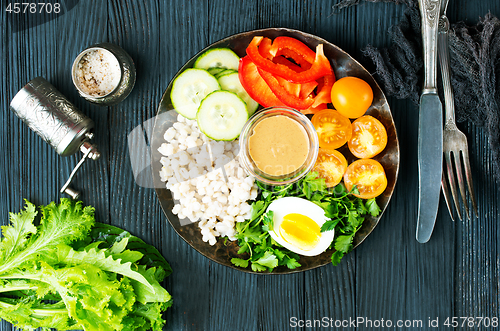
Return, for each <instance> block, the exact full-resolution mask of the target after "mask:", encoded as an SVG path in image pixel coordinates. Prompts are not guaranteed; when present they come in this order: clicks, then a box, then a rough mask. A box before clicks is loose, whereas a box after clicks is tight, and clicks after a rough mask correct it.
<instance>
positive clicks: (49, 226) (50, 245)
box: [0, 198, 94, 276]
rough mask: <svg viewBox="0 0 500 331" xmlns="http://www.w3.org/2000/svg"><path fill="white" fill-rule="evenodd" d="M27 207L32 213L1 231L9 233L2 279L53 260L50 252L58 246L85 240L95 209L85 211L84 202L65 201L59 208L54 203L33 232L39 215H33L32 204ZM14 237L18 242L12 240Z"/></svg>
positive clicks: (2, 257)
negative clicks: (34, 222) (15, 270)
mask: <svg viewBox="0 0 500 331" xmlns="http://www.w3.org/2000/svg"><path fill="white" fill-rule="evenodd" d="M26 205H27V207H26V210H28V211H29V212H26V210H25V212H21V213H19V214H18V217H16V216H14V217H11V223H12V225H11V228H10V229H7V228H6V227H3V228H2V232H3V233H4V234H5V233H7V234H8V237H5V238H6V239H2V246H0V250H2V253H1V254H0V276H1V275H2V274H4V273H6V272H9V271H11V270H12V269H14V268H17V267H20V266H21V265H23V264H29V263H30V262H33V261H37V260H45V259H50V258H52V256H51V255H52V254H51V253H52V252H53V251H54V249H55V248H56V247H57V245H59V244H69V243H71V242H73V241H75V240H78V239H82V238H84V237H85V236H87V234H88V232H89V230H90V228H91V227H92V225H93V224H94V208H92V207H85V208H82V203H81V202H75V201H73V200H71V199H64V198H63V199H61V203H60V204H59V205H56V204H55V203H54V202H52V203H50V204H49V205H48V206H42V207H40V209H41V210H42V219H41V220H40V225H39V226H38V230H35V232H33V228H32V226H33V221H34V217H35V215H36V214H35V213H33V212H32V207H31V206H30V205H31V204H29V202H26ZM20 220H22V221H20ZM21 223H22V224H23V225H22V226H20V224H21ZM29 224H31V225H29ZM26 229H28V230H26ZM16 233H17V235H16ZM12 238H17V240H16V241H12ZM4 241H5V242H4ZM42 256H43V257H45V258H42Z"/></svg>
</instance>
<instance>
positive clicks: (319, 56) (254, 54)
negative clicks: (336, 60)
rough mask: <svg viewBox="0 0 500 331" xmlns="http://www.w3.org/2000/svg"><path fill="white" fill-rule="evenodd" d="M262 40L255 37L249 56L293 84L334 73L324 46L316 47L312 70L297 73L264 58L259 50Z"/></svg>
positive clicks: (248, 48) (259, 64)
mask: <svg viewBox="0 0 500 331" xmlns="http://www.w3.org/2000/svg"><path fill="white" fill-rule="evenodd" d="M262 39H263V37H254V38H253V39H252V41H251V42H250V45H248V47H247V49H246V51H247V54H248V56H249V57H250V58H251V59H252V61H253V62H254V63H255V64H256V65H257V66H258V67H259V68H260V69H262V70H265V71H267V72H269V73H271V74H273V75H277V76H280V77H283V78H285V79H286V80H288V81H290V82H293V83H305V82H310V81H313V80H316V79H318V78H320V77H323V76H325V75H329V74H332V72H333V71H332V68H331V66H330V62H329V61H328V59H327V58H326V56H325V55H324V53H323V44H320V45H318V46H317V47H316V56H315V58H314V62H313V64H312V65H311V68H309V69H307V70H304V71H302V72H295V71H293V70H292V69H290V68H288V67H287V66H286V65H282V64H278V63H274V62H273V61H271V60H269V59H267V58H265V57H263V56H262V55H261V54H260V53H259V49H258V47H259V44H260V43H261V42H262Z"/></svg>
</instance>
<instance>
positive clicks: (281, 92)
mask: <svg viewBox="0 0 500 331" xmlns="http://www.w3.org/2000/svg"><path fill="white" fill-rule="evenodd" d="M258 70H259V74H260V76H261V77H262V78H263V79H264V81H265V82H266V83H267V85H268V86H269V88H270V89H271V91H273V92H274V94H275V95H276V97H277V98H278V99H279V100H280V101H281V102H283V103H284V104H285V105H287V106H289V107H292V108H295V109H298V110H300V109H307V108H309V107H310V106H311V105H312V104H313V102H314V98H312V97H310V96H309V97H307V98H303V99H301V98H299V97H297V96H295V95H293V94H291V93H289V92H288V91H287V90H286V89H285V88H283V86H281V85H280V83H279V81H278V80H277V79H276V77H274V76H273V75H272V74H271V73H269V72H267V71H265V70H262V69H260V68H258Z"/></svg>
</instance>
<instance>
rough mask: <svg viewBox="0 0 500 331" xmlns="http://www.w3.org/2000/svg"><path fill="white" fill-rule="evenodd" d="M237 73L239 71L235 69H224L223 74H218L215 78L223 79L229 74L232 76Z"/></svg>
mask: <svg viewBox="0 0 500 331" xmlns="http://www.w3.org/2000/svg"><path fill="white" fill-rule="evenodd" d="M235 72H238V71H236V70H233V69H224V70H222V71H221V72H218V73H216V74H215V75H214V77H215V78H217V79H219V77H222V76H225V75H229V74H232V73H235Z"/></svg>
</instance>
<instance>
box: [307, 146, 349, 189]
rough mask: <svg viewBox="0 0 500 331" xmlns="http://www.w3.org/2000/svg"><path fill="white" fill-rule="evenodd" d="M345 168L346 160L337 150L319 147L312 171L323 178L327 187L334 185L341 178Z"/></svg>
mask: <svg viewBox="0 0 500 331" xmlns="http://www.w3.org/2000/svg"><path fill="white" fill-rule="evenodd" d="M346 169H347V160H346V159H345V157H344V155H342V153H340V152H339V151H337V150H333V149H332V150H330V149H325V148H320V149H319V152H318V158H317V159H316V164H315V165H314V168H313V170H312V171H316V172H318V175H319V177H321V178H324V179H325V182H326V186H327V187H334V186H335V185H337V184H338V183H340V181H341V180H342V177H343V176H344V173H345V171H346Z"/></svg>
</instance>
